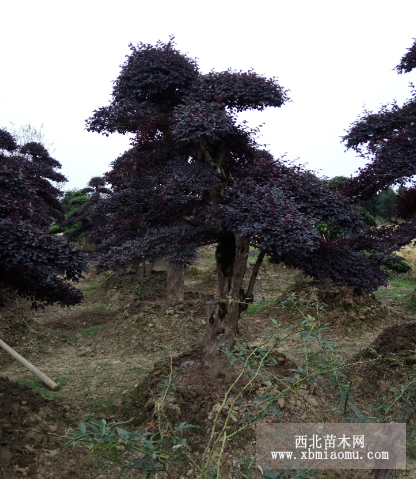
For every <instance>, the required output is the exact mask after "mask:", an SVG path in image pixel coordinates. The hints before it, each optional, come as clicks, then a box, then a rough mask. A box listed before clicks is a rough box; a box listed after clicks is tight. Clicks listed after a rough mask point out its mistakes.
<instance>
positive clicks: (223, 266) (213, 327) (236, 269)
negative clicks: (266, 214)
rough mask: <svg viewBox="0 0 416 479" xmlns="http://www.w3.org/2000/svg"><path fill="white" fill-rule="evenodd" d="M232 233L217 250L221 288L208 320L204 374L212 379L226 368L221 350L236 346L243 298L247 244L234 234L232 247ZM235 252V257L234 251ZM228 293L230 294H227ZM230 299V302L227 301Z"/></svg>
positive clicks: (225, 235)
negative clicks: (236, 334) (241, 298)
mask: <svg viewBox="0 0 416 479" xmlns="http://www.w3.org/2000/svg"><path fill="white" fill-rule="evenodd" d="M230 238H231V235H230V234H223V235H222V237H221V241H224V243H223V244H221V241H220V244H219V245H218V248H217V254H216V259H217V270H218V279H219V283H220V280H221V281H222V283H221V288H220V285H219V291H218V293H219V296H220V298H219V301H218V303H217V304H215V307H213V308H212V309H213V310H212V312H211V313H210V314H209V317H208V321H207V335H206V341H205V351H204V367H205V372H206V374H207V375H208V376H210V377H218V376H219V375H220V374H223V373H224V372H225V369H226V363H225V356H224V354H223V353H221V350H224V349H229V350H231V349H232V348H233V346H234V341H235V333H236V331H237V326H238V318H239V312H240V297H241V292H242V284H243V279H244V273H245V270H246V265H247V254H248V251H249V244H248V242H247V241H246V240H245V239H244V238H242V237H240V236H238V235H237V234H233V245H234V247H233V248H231V247H230V246H231V245H230ZM233 250H234V255H233V256H231V255H232V251H233ZM227 290H228V291H227ZM224 295H225V297H226V296H228V297H229V298H228V299H224Z"/></svg>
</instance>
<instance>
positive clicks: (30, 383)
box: [19, 378, 69, 399]
mask: <svg viewBox="0 0 416 479" xmlns="http://www.w3.org/2000/svg"><path fill="white" fill-rule="evenodd" d="M55 382H56V384H57V385H58V386H66V385H67V384H68V382H69V380H68V379H66V378H63V379H58V380H57V381H55ZM19 384H20V385H21V386H26V387H28V388H30V389H32V390H33V391H35V392H36V393H37V394H39V395H41V396H43V397H46V398H50V399H56V398H58V397H61V395H60V394H57V393H55V392H53V391H51V390H50V389H49V388H48V386H46V384H44V383H43V382H42V381H40V380H39V379H21V380H20V381H19Z"/></svg>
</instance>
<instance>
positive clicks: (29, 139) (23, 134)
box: [3, 121, 55, 153]
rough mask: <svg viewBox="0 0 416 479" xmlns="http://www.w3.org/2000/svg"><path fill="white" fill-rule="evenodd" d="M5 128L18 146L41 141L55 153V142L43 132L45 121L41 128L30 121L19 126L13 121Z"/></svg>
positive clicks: (40, 142)
mask: <svg viewBox="0 0 416 479" xmlns="http://www.w3.org/2000/svg"><path fill="white" fill-rule="evenodd" d="M3 130H5V131H8V132H9V133H10V134H11V135H12V137H13V138H14V140H15V142H16V144H17V146H19V147H20V146H23V145H26V143H39V144H41V145H42V146H43V147H44V148H46V149H47V150H48V151H49V152H51V153H54V151H55V150H54V149H53V143H51V142H50V141H48V140H47V139H46V137H45V134H44V133H43V131H42V130H43V123H42V124H41V125H40V127H39V128H36V127H34V126H32V125H31V124H30V123H28V124H27V125H21V126H19V127H17V126H16V125H15V124H14V123H13V122H12V121H11V122H10V126H8V127H3Z"/></svg>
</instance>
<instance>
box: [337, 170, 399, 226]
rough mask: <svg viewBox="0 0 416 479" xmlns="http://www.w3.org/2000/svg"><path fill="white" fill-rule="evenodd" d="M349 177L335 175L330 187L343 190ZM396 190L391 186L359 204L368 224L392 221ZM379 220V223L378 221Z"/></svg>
mask: <svg viewBox="0 0 416 479" xmlns="http://www.w3.org/2000/svg"><path fill="white" fill-rule="evenodd" d="M348 181H349V178H348V177H346V176H335V177H334V178H331V179H330V180H329V181H328V186H329V187H330V188H335V189H337V190H339V191H341V190H342V189H343V188H344V186H345V185H346V183H347V182H348ZM396 196H397V194H396V192H395V191H394V190H393V188H391V187H389V188H387V189H386V190H384V191H381V192H379V193H378V194H377V195H375V196H374V197H372V198H370V199H368V200H366V201H363V202H361V203H358V204H357V208H358V209H359V211H360V212H361V213H362V214H363V215H364V221H365V223H366V224H367V225H368V226H377V224H383V223H386V222H390V221H391V219H392V215H393V212H394V208H395V203H396ZM377 221H378V223H377Z"/></svg>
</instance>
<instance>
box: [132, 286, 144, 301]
mask: <svg viewBox="0 0 416 479" xmlns="http://www.w3.org/2000/svg"><path fill="white" fill-rule="evenodd" d="M134 292H135V293H136V294H137V296H139V297H140V298H141V297H142V296H143V288H142V287H141V286H139V287H138V288H137V289H135V290H134Z"/></svg>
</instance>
